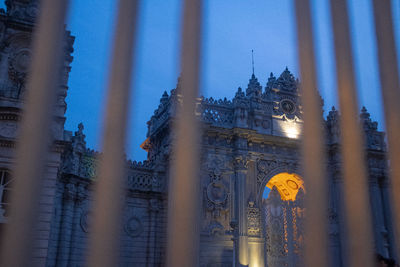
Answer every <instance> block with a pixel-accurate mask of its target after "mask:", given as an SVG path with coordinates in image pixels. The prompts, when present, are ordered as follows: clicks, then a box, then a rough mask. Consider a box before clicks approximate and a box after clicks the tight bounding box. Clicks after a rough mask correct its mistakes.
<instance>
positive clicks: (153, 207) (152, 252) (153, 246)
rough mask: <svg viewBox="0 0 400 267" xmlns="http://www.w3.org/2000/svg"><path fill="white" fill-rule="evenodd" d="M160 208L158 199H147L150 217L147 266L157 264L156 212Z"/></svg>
mask: <svg viewBox="0 0 400 267" xmlns="http://www.w3.org/2000/svg"><path fill="white" fill-rule="evenodd" d="M160 209H161V203H160V200H159V199H156V198H153V199H150V201H149V215H150V216H149V217H150V227H149V231H150V235H149V240H148V242H149V244H148V245H149V246H148V249H149V251H148V253H147V254H148V258H147V266H148V267H150V266H157V255H156V251H157V231H158V229H157V221H158V212H159V211H160Z"/></svg>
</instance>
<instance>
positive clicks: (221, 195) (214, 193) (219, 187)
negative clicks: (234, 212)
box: [205, 171, 229, 218]
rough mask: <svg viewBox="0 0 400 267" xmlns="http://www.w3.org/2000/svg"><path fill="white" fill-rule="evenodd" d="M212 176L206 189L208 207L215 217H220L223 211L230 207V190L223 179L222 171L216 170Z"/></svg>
mask: <svg viewBox="0 0 400 267" xmlns="http://www.w3.org/2000/svg"><path fill="white" fill-rule="evenodd" d="M210 176H211V182H210V183H209V184H208V185H207V187H206V189H205V195H206V198H207V209H208V210H209V211H211V212H212V216H213V218H218V217H220V216H221V212H225V211H226V210H227V209H228V194H229V190H228V188H227V187H226V185H225V184H224V183H223V181H222V179H221V173H219V172H216V171H214V172H212V173H211V174H210Z"/></svg>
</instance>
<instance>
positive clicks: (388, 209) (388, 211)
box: [380, 177, 399, 262]
mask: <svg viewBox="0 0 400 267" xmlns="http://www.w3.org/2000/svg"><path fill="white" fill-rule="evenodd" d="M380 182H381V193H382V202H383V211H384V218H385V222H386V227H387V239H388V243H389V257H390V258H393V259H395V260H396V262H399V255H397V250H396V240H395V238H394V237H395V229H394V225H393V224H392V222H393V221H392V218H393V216H392V206H391V203H393V202H392V199H393V198H392V197H391V193H390V189H389V187H390V185H389V181H388V178H387V177H384V178H383V179H382V180H381V181H380Z"/></svg>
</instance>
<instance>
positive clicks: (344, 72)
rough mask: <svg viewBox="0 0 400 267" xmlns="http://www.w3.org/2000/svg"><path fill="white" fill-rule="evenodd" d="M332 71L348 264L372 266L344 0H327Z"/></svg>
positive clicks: (363, 169)
mask: <svg viewBox="0 0 400 267" xmlns="http://www.w3.org/2000/svg"><path fill="white" fill-rule="evenodd" d="M330 2H331V12H332V21H333V33H334V44H335V54H336V57H335V59H336V75H337V84H338V93H339V104H340V110H341V119H340V127H341V139H342V140H341V151H342V163H343V180H344V195H345V211H346V218H347V221H346V225H347V227H348V241H349V243H348V247H347V251H349V253H348V256H349V264H350V265H349V266H351V267H359V266H364V267H372V266H374V257H373V238H372V223H371V211H370V205H369V203H370V200H369V196H368V188H367V186H368V184H367V181H368V176H367V172H366V168H365V153H364V151H365V146H364V142H363V140H364V138H363V137H364V135H363V133H362V129H361V125H360V122H359V109H358V104H357V93H356V85H355V78H354V68H353V60H352V53H351V41H350V31H349V19H348V12H347V1H346V0H331V1H330Z"/></svg>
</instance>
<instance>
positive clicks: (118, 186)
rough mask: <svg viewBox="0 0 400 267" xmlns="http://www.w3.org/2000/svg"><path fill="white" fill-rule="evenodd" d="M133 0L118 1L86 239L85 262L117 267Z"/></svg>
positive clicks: (134, 24) (92, 264)
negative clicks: (100, 151) (90, 223)
mask: <svg viewBox="0 0 400 267" xmlns="http://www.w3.org/2000/svg"><path fill="white" fill-rule="evenodd" d="M137 8H138V1H137V0H120V1H119V9H118V18H117V24H116V31H115V39H114V47H113V57H112V63H111V73H110V77H109V81H108V98H107V110H106V116H105V128H104V136H103V154H102V157H101V163H100V166H99V176H98V181H97V183H96V190H95V196H94V207H93V208H94V209H93V220H92V222H93V225H92V229H91V233H90V238H89V256H88V265H89V266H93V267H99V266H107V267H108V266H117V265H118V251H119V250H118V249H119V246H120V243H119V240H120V239H119V236H120V222H121V216H122V204H123V203H122V200H123V199H124V198H123V184H124V174H125V171H124V169H125V168H124V165H125V164H124V150H125V138H126V125H127V112H128V103H129V102H128V101H129V96H130V86H131V77H132V62H133V61H134V60H133V56H134V43H135V31H136V18H137Z"/></svg>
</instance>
